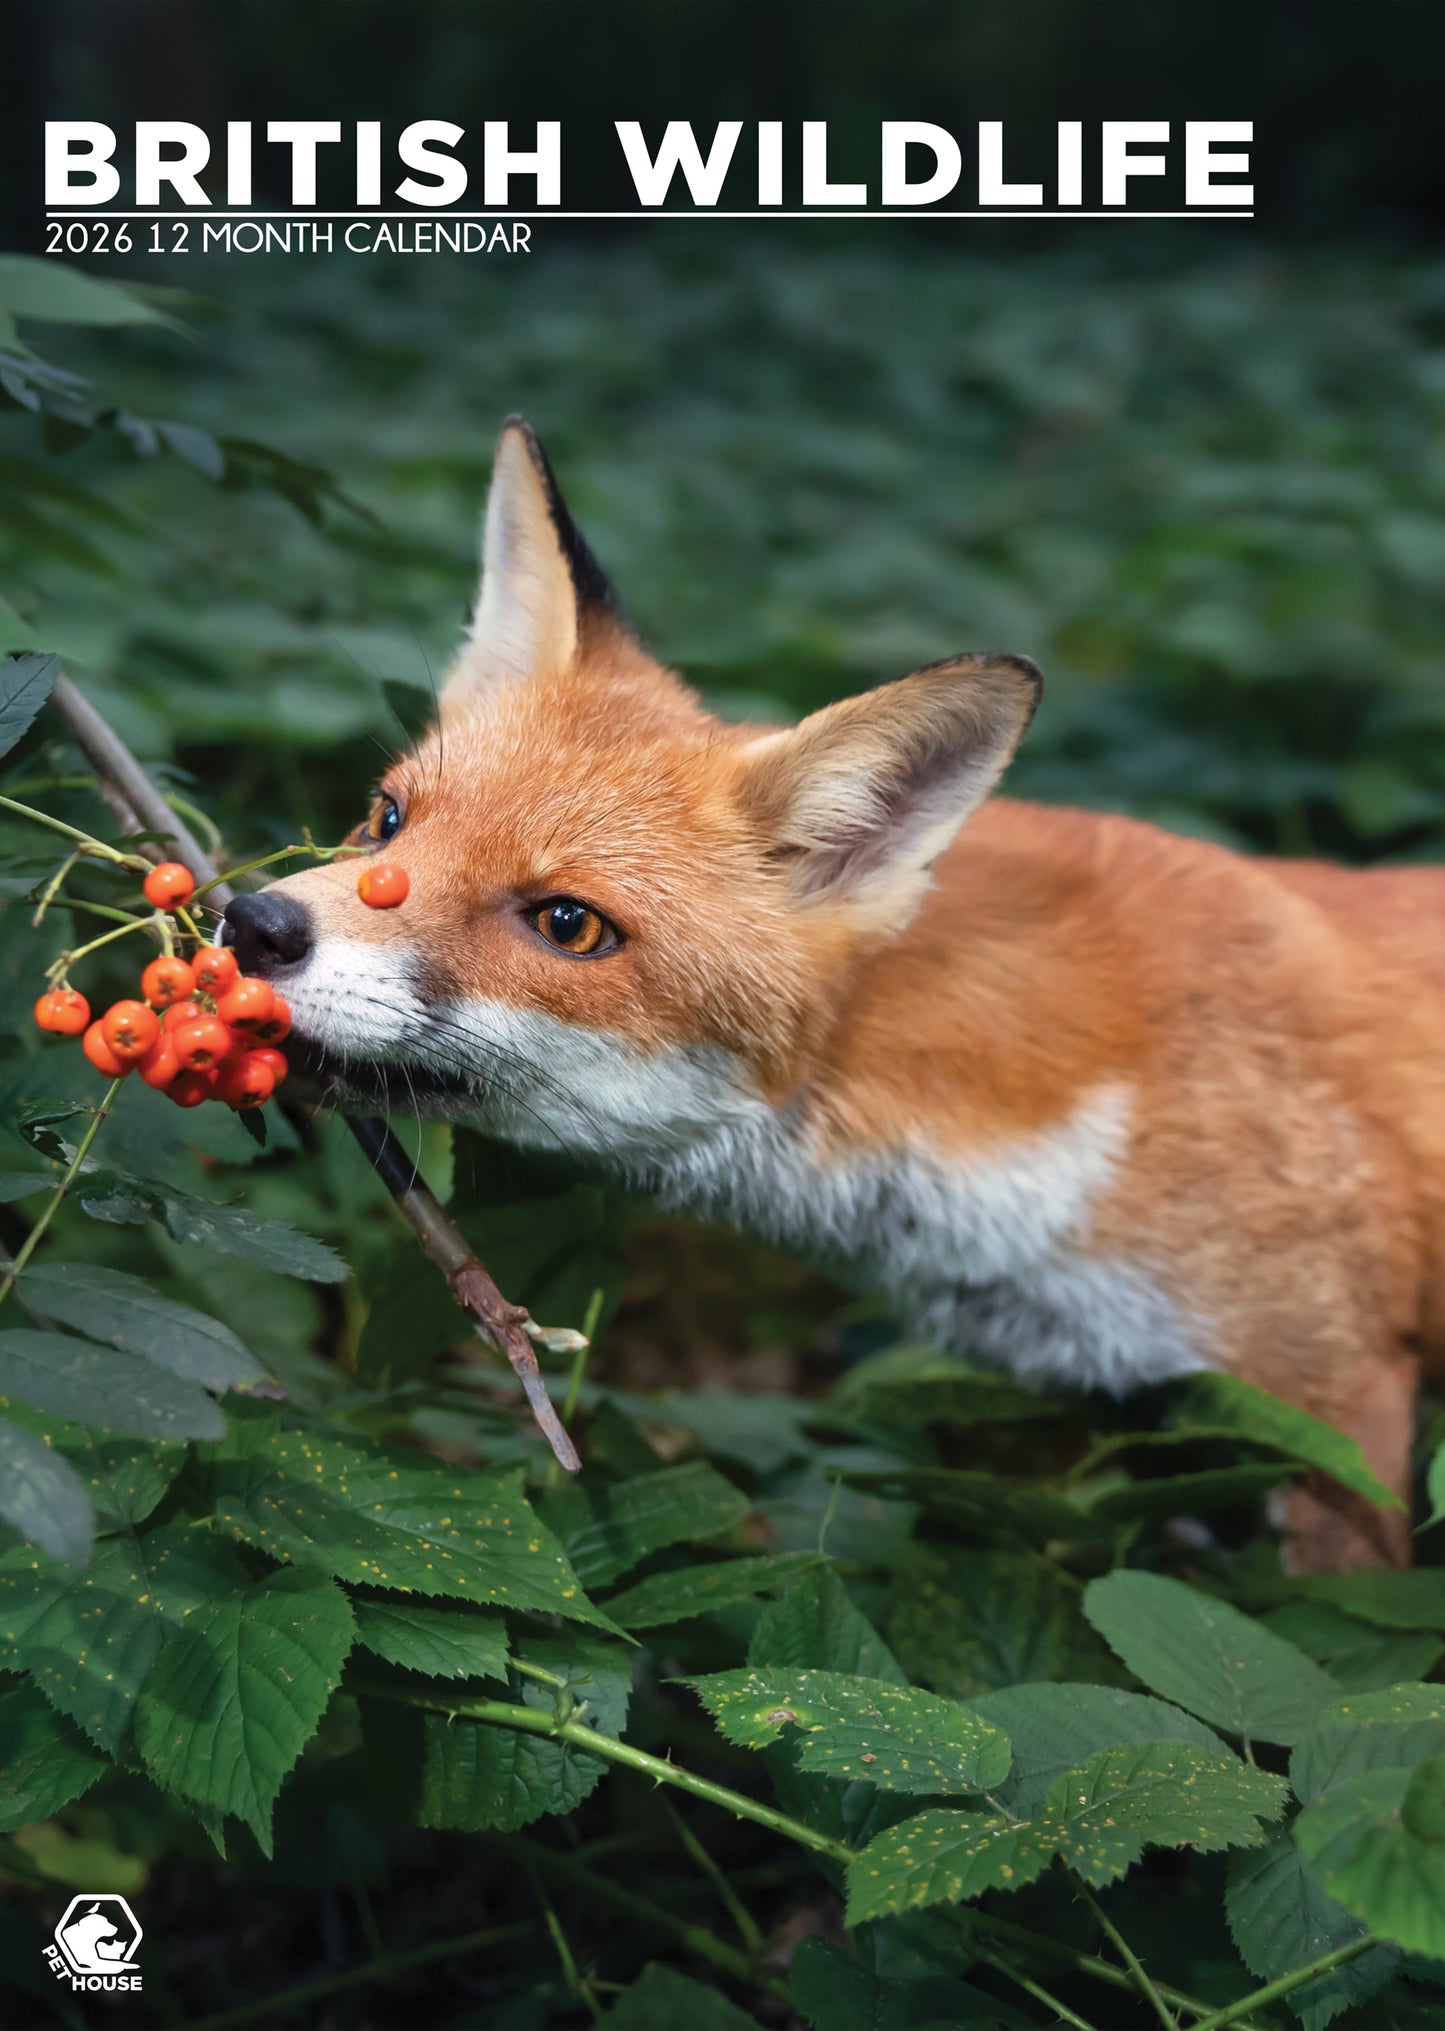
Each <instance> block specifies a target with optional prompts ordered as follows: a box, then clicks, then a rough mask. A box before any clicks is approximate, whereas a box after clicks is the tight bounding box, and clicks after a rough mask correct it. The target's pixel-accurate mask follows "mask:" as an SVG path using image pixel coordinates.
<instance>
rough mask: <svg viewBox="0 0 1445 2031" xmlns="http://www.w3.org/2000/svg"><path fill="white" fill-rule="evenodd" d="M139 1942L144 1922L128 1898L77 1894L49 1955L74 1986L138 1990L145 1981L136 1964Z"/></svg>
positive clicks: (62, 1977)
mask: <svg viewBox="0 0 1445 2031" xmlns="http://www.w3.org/2000/svg"><path fill="white" fill-rule="evenodd" d="M140 1942H141V1929H140V1921H139V1920H138V1919H137V1917H136V1915H135V1913H134V1912H133V1911H132V1910H131V1908H130V1906H129V1905H128V1904H127V1903H126V1901H125V1899H124V1897H117V1896H115V1895H113V1894H112V1893H110V1892H104V1893H102V1894H100V1895H92V1896H89V1897H72V1898H71V1900H70V1903H69V1904H68V1905H67V1906H66V1909H65V1916H64V1917H63V1918H62V1919H61V1921H60V1923H59V1925H57V1926H56V1928H55V1944H54V1946H47V1947H46V1949H45V1958H46V1959H47V1960H48V1961H49V1963H50V1965H51V1967H52V1968H53V1970H54V1971H55V1973H56V1974H57V1975H58V1976H59V1978H60V1980H61V1981H68V1982H69V1983H70V1986H71V1988H72V1989H86V1990H91V1991H95V1990H99V1991H101V1992H102V1993H119V1992H120V1991H122V1990H129V1991H132V1992H134V1991H135V1990H138V1989H139V1988H140V1985H141V1977H140V1972H139V1970H138V1969H137V1967H136V1964H135V1957H136V1953H137V1951H138V1950H139V1947H140Z"/></svg>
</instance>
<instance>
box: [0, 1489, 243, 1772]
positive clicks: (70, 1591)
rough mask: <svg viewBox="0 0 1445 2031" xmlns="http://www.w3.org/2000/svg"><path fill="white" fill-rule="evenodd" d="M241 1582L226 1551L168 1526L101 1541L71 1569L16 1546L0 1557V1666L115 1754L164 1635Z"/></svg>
mask: <svg viewBox="0 0 1445 2031" xmlns="http://www.w3.org/2000/svg"><path fill="white" fill-rule="evenodd" d="M246 1578H247V1576H246V1574H245V1572H244V1570H243V1569H241V1568H240V1566H239V1562H238V1561H237V1559H236V1556H235V1554H234V1553H233V1552H232V1551H230V1549H229V1547H227V1546H225V1545H217V1544H214V1543H212V1542H209V1541H206V1540H204V1539H202V1538H197V1537H193V1536H192V1534H190V1533H187V1532H184V1531H180V1530H175V1529H172V1530H163V1531H156V1532H153V1533H152V1534H151V1535H150V1536H149V1537H146V1538H135V1537H126V1538H118V1537H111V1538H103V1539H102V1540H101V1541H100V1542H99V1543H98V1544H97V1545H96V1547H95V1549H94V1551H93V1553H92V1554H91V1558H90V1562H89V1564H88V1565H86V1566H83V1567H79V1568H77V1567H74V1566H68V1565H65V1564H62V1563H61V1561H60V1560H58V1559H52V1558H50V1557H48V1556H47V1554H46V1553H44V1552H41V1551H38V1550H35V1549H33V1548H29V1547H17V1549H15V1550H13V1551H10V1552H7V1553H5V1555H4V1556H3V1557H0V1664H3V1665H5V1666H6V1667H7V1668H8V1669H10V1670H12V1671H28V1672H29V1673H30V1674H31V1676H32V1678H33V1679H34V1681H35V1683H36V1685H37V1686H38V1687H39V1688H40V1690H41V1691H42V1692H43V1693H44V1694H45V1697H46V1698H47V1699H48V1700H49V1701H50V1703H51V1705H52V1706H54V1707H56V1708H58V1709H59V1711H60V1712H61V1713H63V1714H67V1715H68V1716H69V1717H70V1718H71V1719H72V1720H74V1721H77V1722H78V1723H79V1724H80V1726H81V1727H82V1728H83V1729H84V1730H85V1732H86V1734H87V1735H89V1737H90V1738H91V1740H92V1741H93V1742H94V1743H96V1745H97V1746H98V1747H99V1748H102V1749H105V1750H107V1751H108V1752H109V1753H110V1754H112V1755H117V1754H119V1753H120V1752H121V1750H122V1749H123V1748H124V1746H125V1744H126V1743H127V1741H128V1740H129V1737H130V1731H131V1726H132V1722H133V1719H134V1715H135V1702H136V1695H137V1694H138V1692H139V1691H140V1688H141V1685H142V1684H143V1682H144V1680H145V1677H146V1674H147V1672H148V1671H149V1670H150V1668H151V1666H152V1664H153V1663H154V1662H155V1660H156V1658H157V1656H158V1655H159V1654H160V1650H161V1646H162V1645H163V1643H164V1642H165V1640H166V1637H167V1635H168V1634H169V1633H170V1629H171V1628H172V1627H173V1626H174V1625H176V1624H178V1623H179V1622H181V1621H182V1620H183V1619H184V1618H185V1616H186V1615H187V1614H189V1613H190V1611H191V1610H192V1609H193V1608H195V1607H196V1606H197V1605H198V1604H199V1603H200V1602H201V1601H202V1600H205V1599H208V1598H211V1597H213V1596H216V1595H224V1594H227V1593H230V1592H232V1591H235V1590H236V1589H238V1588H241V1587H244V1586H245V1584H246Z"/></svg>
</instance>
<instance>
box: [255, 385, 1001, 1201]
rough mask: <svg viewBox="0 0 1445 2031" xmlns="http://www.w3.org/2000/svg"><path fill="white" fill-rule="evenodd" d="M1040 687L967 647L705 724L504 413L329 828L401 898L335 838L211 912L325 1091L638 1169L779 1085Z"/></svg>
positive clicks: (529, 438) (978, 795)
mask: <svg viewBox="0 0 1445 2031" xmlns="http://www.w3.org/2000/svg"><path fill="white" fill-rule="evenodd" d="M1039 689H1040V680H1039V675H1038V672H1037V671H1036V670H1035V668H1034V666H1033V665H1032V664H1031V663H1029V662H1028V661H1027V660H1026V659H1024V658H1022V657H1017V656H1001V655H966V656H958V657H955V658H952V659H950V660H948V661H946V662H941V663H935V664H932V665H930V666H929V667H928V668H927V669H923V670H919V671H917V672H915V673H914V675H912V676H910V677H904V678H902V679H900V680H898V681H897V682H895V683H891V684H884V685H882V686H880V687H879V688H878V689H877V690H874V691H870V692H866V693H864V694H862V695H861V696H858V697H854V698H849V699H845V700H843V701H842V702H841V703H839V704H836V705H831V706H829V707H827V708H826V709H825V710H824V711H821V712H818V713H815V714H814V715H813V716H812V717H811V718H808V719H805V720H804V721H803V722H802V723H801V724H800V725H798V726H796V727H793V728H791V729H788V730H784V731H780V730H778V729H776V728H762V727H756V726H737V725H729V724H725V723H724V722H722V721H721V720H718V719H716V718H714V717H713V716H712V715H711V714H709V713H708V712H706V711H705V710H704V709H703V707H702V705H701V703H700V702H699V700H698V699H697V698H696V697H695V696H694V694H693V693H692V692H691V691H689V690H688V689H687V688H686V687H685V686H684V685H683V684H682V683H681V682H679V680H678V679H677V678H676V677H675V676H674V675H673V674H672V673H671V672H670V671H667V670H664V669H663V668H661V667H660V666H659V665H658V664H657V663H656V662H655V661H654V660H653V659H652V658H651V657H650V656H649V655H648V654H647V652H646V650H645V649H644V648H643V647H642V645H641V643H640V641H639V640H638V638H637V636H636V634H635V633H634V631H633V629H632V627H631V626H630V625H629V623H628V621H627V620H626V618H625V617H624V615H623V613H622V611H621V609H620V607H619V605H618V602H617V598H616V595H615V593H614V592H613V589H612V587H611V585H610V584H609V582H608V580H607V578H606V577H605V576H604V574H603V572H602V570H601V569H600V567H599V566H598V564H597V562H596V559H595V558H594V557H593V555H592V552H591V551H590V550H589V549H588V547H587V545H586V544H585V543H584V542H583V540H582V538H581V537H580V536H579V534H578V533H577V530H576V528H575V527H574V525H573V522H572V519H571V516H570V515H569V514H568V511H567V508H566V506H565V504H564V502H563V500H562V496H561V493H560V491H559V489H558V486H557V483H556V480H555V478H554V477H553V474H552V470H551V468H550V466H549V465H548V463H547V460H546V458H545V456H544V454H543V451H542V447H541V445H540V444H539V443H538V441H537V438H536V436H535V435H534V433H533V432H532V430H531V429H530V427H529V426H528V425H527V424H526V423H525V422H523V421H522V420H521V419H520V418H515V417H514V418H512V419H510V420H509V421H508V422H507V424H506V425H505V427H504V428H503V431H502V435H501V440H500V443H499V445H498V449H497V456H496V464H495V467H494V470H493V475H492V483H491V489H490V492H489V495H488V500H487V510H486V520H485V530H484V540H483V560H482V578H481V589H480V593H479V596H478V600H477V605H476V611H475V614H474V617H473V620H472V624H471V628H470V631H469V633H468V635H467V637H466V640H465V641H464V642H463V644H462V647H461V649H460V651H459V653H458V655H457V657H456V660H455V662H454V664H453V666H452V668H451V670H450V672H449V674H448V676H447V679H446V682H445V687H444V689H443V692H442V696H441V702H440V710H439V714H438V719H437V724H436V725H435V726H434V727H433V728H432V730H431V731H430V733H429V734H428V735H427V736H426V738H425V739H424V740H423V741H422V742H421V744H420V746H419V747H418V748H417V749H416V750H415V751H414V752H413V753H412V754H410V755H408V756H407V757H406V758H405V759H403V760H401V761H399V762H397V763H396V764H395V766H393V767H392V768H390V769H388V771H387V772H386V774H385V776H384V777H383V779H382V781H381V784H380V786H379V788H378V790H377V793H376V798H375V801H374V803H373V805H372V809H371V814H370V818H369V819H368V821H367V822H366V823H365V824H364V825H363V826H361V827H360V828H358V831H357V833H356V835H355V840H356V842H357V843H358V844H360V845H362V846H369V847H372V848H374V850H375V851H376V852H377V853H378V855H380V856H383V857H384V858H385V859H386V860H387V861H389V862H393V863H397V864H399V865H400V866H402V867H403V868H405V870H406V872H407V874H408V876H409V878H410V889H409V893H408V896H407V900H406V901H405V903H404V904H403V905H402V906H401V907H399V908H395V909H381V910H376V909H368V908H367V907H366V906H365V905H364V904H363V903H362V902H361V900H360V898H359V896H358V894H357V876H358V872H359V866H360V863H359V862H358V861H357V860H356V859H355V858H353V857H351V856H347V855H343V856H341V857H339V858H337V859H335V860H332V861H329V862H327V863H325V864H323V865H320V866H317V867H312V868H308V869H307V870H305V871H304V872H303V873H300V874H294V875H289V876H287V877H286V878H285V879H284V880H282V881H278V882H275V883H273V884H272V885H271V886H270V887H269V888H267V889H264V890H262V891H260V892H259V893H257V894H255V895H247V896H242V897H239V898H237V899H236V900H235V901H234V902H233V903H232V904H231V906H230V909H229V910H228V912H227V928H228V935H229V936H230V937H231V939H232V940H233V942H234V943H235V945H236V948H237V953H238V957H239V958H240V961H241V965H242V968H243V970H244V971H246V972H249V973H257V974H261V975H264V976H265V977H267V978H269V979H271V980H272V981H274V982H275V984H276V986H277V987H278V988H279V989H280V991H281V992H282V993H283V994H284V995H285V997H286V999H287V1000H288V1002H289V1004H290V1006H291V1010H292V1016H293V1021H294V1036H295V1038H296V1039H297V1040H298V1041H299V1044H300V1058H301V1062H302V1064H303V1066H305V1067H306V1068H307V1069H309V1071H310V1073H311V1075H312V1077H313V1078H314V1080H315V1081H316V1083H317V1084H318V1085H319V1086H320V1087H321V1088H322V1090H323V1092H324V1093H325V1094H326V1096H327V1097H328V1098H330V1099H332V1100H334V1101H336V1102H338V1103H339V1104H341V1105H344V1106H353V1107H354V1106H356V1105H358V1104H360V1105H363V1106H367V1107H374V1106H376V1105H377V1104H378V1103H380V1102H384V1101H392V1102H395V1103H396V1104H398V1105H400V1106H404V1107H405V1106H414V1107H415V1108H416V1109H417V1110H419V1111H420V1112H422V1113H424V1114H431V1115H441V1116H444V1117H449V1118H453V1119H459V1120H467V1121H471V1122H473V1123H475V1124H477V1125H478V1126H481V1127H483V1128H485V1129H487V1130H488V1131H489V1132H491V1133H493V1134H497V1135H501V1136H504V1137H506V1138H508V1139H510V1140H512V1141H514V1142H517V1143H520V1144H530V1145H533V1146H537V1147H551V1148H553V1149H556V1148H558V1147H562V1148H566V1149H569V1150H572V1151H575V1152H578V1153H594V1154H601V1155H610V1156H613V1157H616V1158H618V1159H620V1160H622V1161H623V1162H627V1161H628V1160H632V1159H635V1160H637V1161H639V1162H641V1161H653V1160H656V1159H658V1158H659V1157H665V1156H666V1154H667V1153H669V1152H673V1151H679V1150H681V1149H682V1148H684V1147H685V1146H686V1145H687V1144H688V1143H689V1142H690V1141H691V1140H692V1139H693V1138H695V1137H697V1136H699V1135H702V1134H705V1133H706V1132H707V1131H708V1130H709V1129H711V1128H713V1127H715V1126H716V1125H717V1124H718V1123H719V1122H726V1121H728V1120H729V1119H732V1118H735V1117H736V1116H737V1115H738V1114H739V1113H742V1112H746V1111H749V1110H751V1111H756V1110H757V1109H758V1108H759V1107H760V1106H763V1107H768V1106H771V1107H778V1106H781V1105H782V1104H783V1103H784V1102H785V1101H786V1099H787V1097H788V1096H789V1094H790V1093H792V1092H793V1091H794V1090H795V1088H796V1087H797V1085H798V1084H799V1082H800V1081H801V1080H802V1079H803V1078H804V1077H805V1076H806V1071H807V1067H808V1064H809V1061H810V1057H811V1056H812V1054H813V1053H814V1052H816V1051H817V1049H818V1048H819V1047H820V1045H821V1044H822V1042H823V1040H824V1039H825V1037H826V1036H827V1033H828V1031H829V1029H830V1027H831V1026H832V1024H833V1023H834V1022H835V1021H836V1019H837V1015H838V1012H839V1009H840V1007H841V1005H842V1003H843V1000H844V998H845V997H846V994H847V991H848V985H849V981H850V979H851V977H852V975H853V973H854V971H855V969H856V968H857V966H858V964H859V963H860V961H861V960H862V958H863V957H864V956H865V955H867V954H870V953H873V952H875V951H876V950H877V948H878V947H879V945H880V944H881V943H884V942H886V941H887V940H889V939H890V938H893V937H896V936H897V935H898V933H899V932H900V931H901V930H902V929H903V928H904V927H905V926H906V925H907V924H908V923H909V922H910V920H911V919H912V917H913V915H914V913H915V911H916V910H917V909H918V907H919V904H920V902H921V901H922V899H923V897H924V894H925V891H926V889H927V887H928V882H929V869H930V867H931V865H932V863H933V862H934V860H935V859H936V858H937V856H938V855H939V853H940V852H941V851H942V850H943V848H944V847H945V846H947V845H948V843H949V841H950V840H951V839H952V838H953V836H954V834H955V833H956V831H957V830H958V828H959V826H960V825H961V824H962V823H963V821H964V819H965V818H967V816H968V815H969V813H970V812H971V811H972V810H973V809H974V808H975V807H976V806H977V805H978V804H979V803H981V802H982V800H983V799H984V798H985V797H986V796H987V794H988V792H989V791H990V789H991V788H992V787H993V785H994V783H995V782H996V781H997V779H998V777H999V776H1000V774H1001V773H1002V771H1003V769H1004V768H1005V766H1006V765H1007V763H1008V761H1009V759H1010V758H1011V756H1012V755H1013V752H1014V750H1015V748H1016V747H1017V745H1018V743H1019V740H1020V739H1021V738H1022V736H1023V733H1024V731H1025V729H1026V727H1027V726H1028V723H1029V719H1030V717H1031V716H1032V713H1033V710H1034V707H1035V705H1036V703H1037V700H1038V696H1039ZM288 1048H289V1047H288Z"/></svg>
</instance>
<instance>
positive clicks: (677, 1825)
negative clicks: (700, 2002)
mask: <svg viewBox="0 0 1445 2031" xmlns="http://www.w3.org/2000/svg"><path fill="white" fill-rule="evenodd" d="M658 1804H659V1805H660V1806H661V1807H662V1809H663V1811H664V1812H665V1813H666V1814H667V1817H668V1819H669V1820H670V1821H671V1823H672V1830H673V1832H674V1833H675V1834H676V1835H677V1837H678V1839H679V1840H680V1841H681V1842H682V1845H683V1846H684V1848H686V1850H687V1852H688V1854H689V1855H690V1856H691V1857H692V1859H693V1861H694V1862H696V1864H697V1866H698V1867H699V1869H701V1870H702V1873H703V1874H704V1876H706V1877H707V1880H708V1881H709V1883H711V1884H712V1887H713V1889H714V1890H715V1891H716V1893H717V1898H718V1902H719V1903H720V1904H721V1905H722V1907H723V1909H724V1911H726V1912H727V1914H728V1917H729V1918H731V1920H732V1922H733V1924H734V1925H735V1926H736V1927H737V1929H738V1936H739V1938H740V1939H741V1940H742V1943H743V1945H744V1946H745V1947H746V1948H747V1950H748V1952H749V1953H750V1954H751V1955H752V1956H753V1959H754V1960H760V1959H761V1958H762V1953H763V1948H764V1947H765V1946H766V1945H767V1941H766V1940H765V1939H764V1938H763V1935H762V1932H761V1930H760V1929H759V1926H758V1923H757V1920H756V1919H755V1918H754V1917H753V1914H752V1912H751V1911H749V1909H748V1907H747V1905H746V1904H744V1902H743V1900H742V1898H741V1897H739V1895H738V1893H737V1891H736V1890H734V1888H733V1886H732V1884H731V1883H730V1882H729V1881H728V1879H727V1877H726V1876H725V1875H724V1874H723V1872H722V1870H721V1869H720V1868H719V1867H718V1865H717V1863H716V1862H715V1861H714V1860H713V1858H712V1856H711V1855H710V1854H709V1853H708V1851H707V1849H706V1848H705V1847H704V1846H703V1844H702V1842H701V1841H700V1840H699V1839H698V1837H697V1835H696V1834H695V1833H694V1832H693V1830H692V1828H691V1827H690V1826H689V1825H688V1823H687V1821H686V1820H685V1819H684V1818H683V1816H682V1814H681V1813H680V1812H679V1811H678V1810H677V1808H676V1806H674V1805H671V1804H669V1803H668V1801H667V1800H666V1799H665V1798H660V1799H659V1800H658Z"/></svg>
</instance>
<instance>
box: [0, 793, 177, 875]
mask: <svg viewBox="0 0 1445 2031" xmlns="http://www.w3.org/2000/svg"><path fill="white" fill-rule="evenodd" d="M0 810H5V811H13V812H14V813H15V815H16V816H17V817H18V818H29V819H30V820H31V821H32V823H34V824H36V825H43V826H45V828H46V830H47V831H50V832H58V833H59V834H60V835H61V837H62V838H63V839H73V840H74V841H75V842H76V844H77V846H78V848H79V850H80V852H81V853H83V854H90V855H92V856H93V857H94V858H95V859H97V860H109V861H113V862H114V863H115V865H116V866H117V867H125V868H130V869H131V870H132V871H133V872H135V873H137V874H149V873H150V862H149V861H148V860H142V859H141V857H140V855H139V854H138V853H120V852H118V851H117V849H116V848H115V847H113V846H107V845H106V843H105V841H104V840H103V839H95V838H93V837H92V835H91V834H90V833H89V832H82V831H81V830H80V829H79V827H78V826H75V825H67V824H66V823H65V822H64V820H63V819H60V818H52V817H51V816H50V814H49V812H47V811H37V810H35V809H34V807H33V806H32V805H30V804H19V803H17V802H16V801H15V799H14V798H13V797H0Z"/></svg>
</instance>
